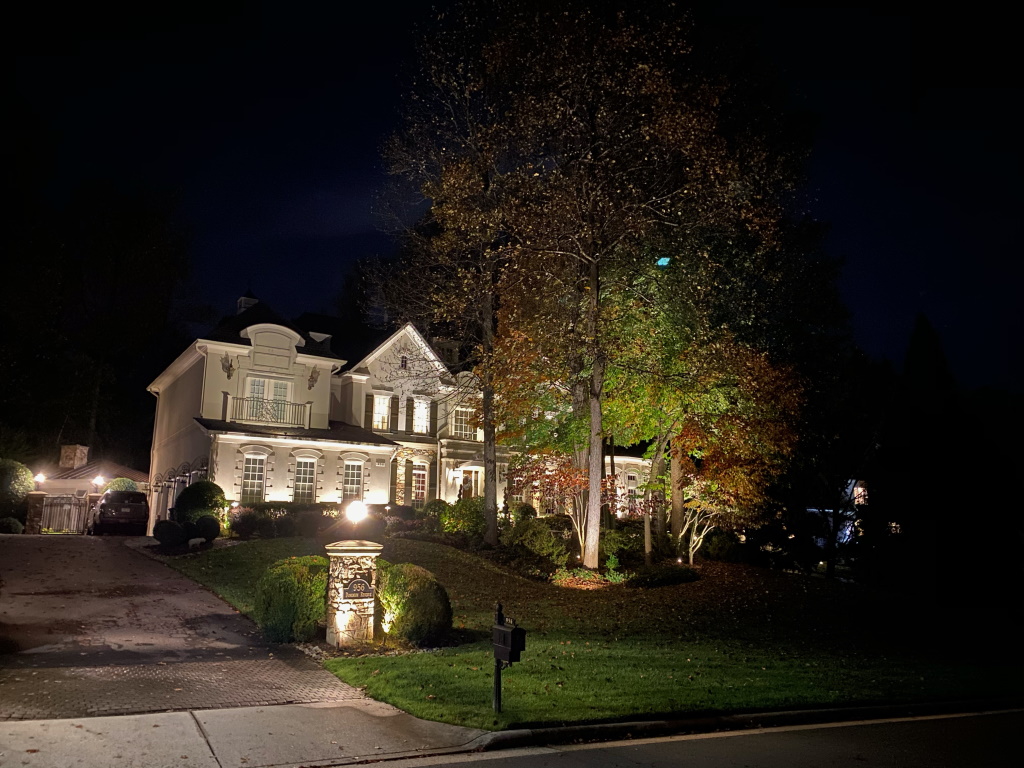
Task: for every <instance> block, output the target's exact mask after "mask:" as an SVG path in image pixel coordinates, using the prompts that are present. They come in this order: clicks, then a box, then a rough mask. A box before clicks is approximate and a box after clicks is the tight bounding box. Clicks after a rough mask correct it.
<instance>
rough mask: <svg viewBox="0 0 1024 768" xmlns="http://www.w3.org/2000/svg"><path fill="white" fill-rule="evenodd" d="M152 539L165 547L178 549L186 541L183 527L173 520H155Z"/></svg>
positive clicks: (186, 535)
mask: <svg viewBox="0 0 1024 768" xmlns="http://www.w3.org/2000/svg"><path fill="white" fill-rule="evenodd" d="M153 538H154V539H156V540H157V541H159V542H160V543H161V544H163V545H164V546H165V547H178V546H181V545H182V544H184V543H185V542H186V541H188V534H187V533H185V526H183V525H182V524H181V523H176V522H174V521H173V520H157V521H156V525H154V526H153Z"/></svg>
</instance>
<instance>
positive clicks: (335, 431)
mask: <svg viewBox="0 0 1024 768" xmlns="http://www.w3.org/2000/svg"><path fill="white" fill-rule="evenodd" d="M196 423H197V424H199V426H201V427H202V428H203V429H205V430H206V431H207V432H231V433H233V434H237V435H265V436H267V437H294V438H296V439H298V440H329V441H333V442H338V443H357V444H359V445H384V446H392V445H393V446H397V445H398V443H396V442H395V441H394V440H389V439H388V438H386V437H383V436H382V435H378V434H377V433H376V432H371V431H370V430H368V429H363V428H362V427H357V426H355V425H354V424H348V423H346V422H344V421H332V422H329V423H330V427H329V428H328V429H304V428H302V427H277V426H273V425H271V424H241V423H239V422H237V421H222V420H221V419H202V418H196Z"/></svg>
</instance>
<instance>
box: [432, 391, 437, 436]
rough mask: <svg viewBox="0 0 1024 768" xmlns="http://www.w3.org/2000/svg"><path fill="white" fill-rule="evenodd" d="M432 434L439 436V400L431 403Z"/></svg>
mask: <svg viewBox="0 0 1024 768" xmlns="http://www.w3.org/2000/svg"><path fill="white" fill-rule="evenodd" d="M430 434H431V435H434V436H436V435H437V400H431V401H430Z"/></svg>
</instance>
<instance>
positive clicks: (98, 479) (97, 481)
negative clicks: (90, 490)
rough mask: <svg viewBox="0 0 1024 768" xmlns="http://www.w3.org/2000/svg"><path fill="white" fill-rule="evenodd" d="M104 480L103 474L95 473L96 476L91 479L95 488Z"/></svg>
mask: <svg viewBox="0 0 1024 768" xmlns="http://www.w3.org/2000/svg"><path fill="white" fill-rule="evenodd" d="M105 482H107V481H106V480H105V479H104V477H103V475H96V477H94V478H93V479H92V484H93V485H95V486H96V487H97V488H99V487H100V486H102V485H103V484H104V483H105Z"/></svg>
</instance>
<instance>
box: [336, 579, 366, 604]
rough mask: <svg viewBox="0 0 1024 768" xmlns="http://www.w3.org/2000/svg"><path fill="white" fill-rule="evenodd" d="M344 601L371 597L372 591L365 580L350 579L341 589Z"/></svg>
mask: <svg viewBox="0 0 1024 768" xmlns="http://www.w3.org/2000/svg"><path fill="white" fill-rule="evenodd" d="M341 596H342V597H343V598H344V599H346V600H354V599H355V600H358V599H359V598H366V597H373V590H372V589H371V588H370V583H369V582H368V581H367V580H366V579H352V581H350V582H348V584H346V585H345V586H344V587H343V588H342V595H341Z"/></svg>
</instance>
